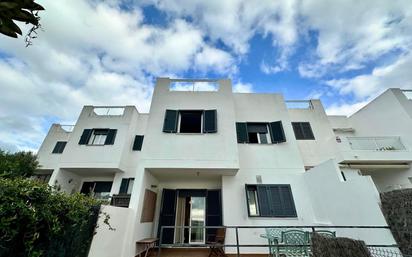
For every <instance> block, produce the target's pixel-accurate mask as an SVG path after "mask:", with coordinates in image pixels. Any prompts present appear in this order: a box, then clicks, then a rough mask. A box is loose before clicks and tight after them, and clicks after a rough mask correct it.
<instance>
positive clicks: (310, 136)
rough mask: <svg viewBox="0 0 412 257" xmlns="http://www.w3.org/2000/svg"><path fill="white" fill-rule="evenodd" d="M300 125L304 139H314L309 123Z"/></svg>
mask: <svg viewBox="0 0 412 257" xmlns="http://www.w3.org/2000/svg"><path fill="white" fill-rule="evenodd" d="M301 125H302V131H303V134H304V135H305V139H315V136H314V135H313V132H312V128H311V126H310V123H309V122H302V123H301Z"/></svg>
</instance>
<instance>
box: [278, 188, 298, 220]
mask: <svg viewBox="0 0 412 257" xmlns="http://www.w3.org/2000/svg"><path fill="white" fill-rule="evenodd" d="M279 193H280V197H281V199H282V206H283V216H285V217H296V208H295V203H294V201H293V195H292V190H291V188H290V186H289V185H281V186H279Z"/></svg>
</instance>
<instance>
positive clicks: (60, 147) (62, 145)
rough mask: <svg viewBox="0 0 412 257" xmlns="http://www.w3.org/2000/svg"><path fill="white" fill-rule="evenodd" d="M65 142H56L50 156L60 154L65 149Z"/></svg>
mask: <svg viewBox="0 0 412 257" xmlns="http://www.w3.org/2000/svg"><path fill="white" fill-rule="evenodd" d="M66 145H67V141H57V142H56V144H55V145H54V148H53V150H52V152H51V153H52V154H62V153H63V152H64V149H65V148H66Z"/></svg>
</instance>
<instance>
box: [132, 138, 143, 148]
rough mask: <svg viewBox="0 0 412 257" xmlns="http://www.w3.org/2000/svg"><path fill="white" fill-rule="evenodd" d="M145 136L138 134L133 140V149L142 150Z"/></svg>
mask: <svg viewBox="0 0 412 257" xmlns="http://www.w3.org/2000/svg"><path fill="white" fill-rule="evenodd" d="M143 138H144V136H141V135H136V136H135V138H134V142H133V151H140V150H142V145H143Z"/></svg>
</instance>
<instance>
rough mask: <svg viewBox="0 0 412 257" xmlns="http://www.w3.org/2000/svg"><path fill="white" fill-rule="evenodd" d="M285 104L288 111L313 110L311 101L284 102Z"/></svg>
mask: <svg viewBox="0 0 412 257" xmlns="http://www.w3.org/2000/svg"><path fill="white" fill-rule="evenodd" d="M285 104H286V108H288V109H313V104H312V101H311V100H286V101H285Z"/></svg>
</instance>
